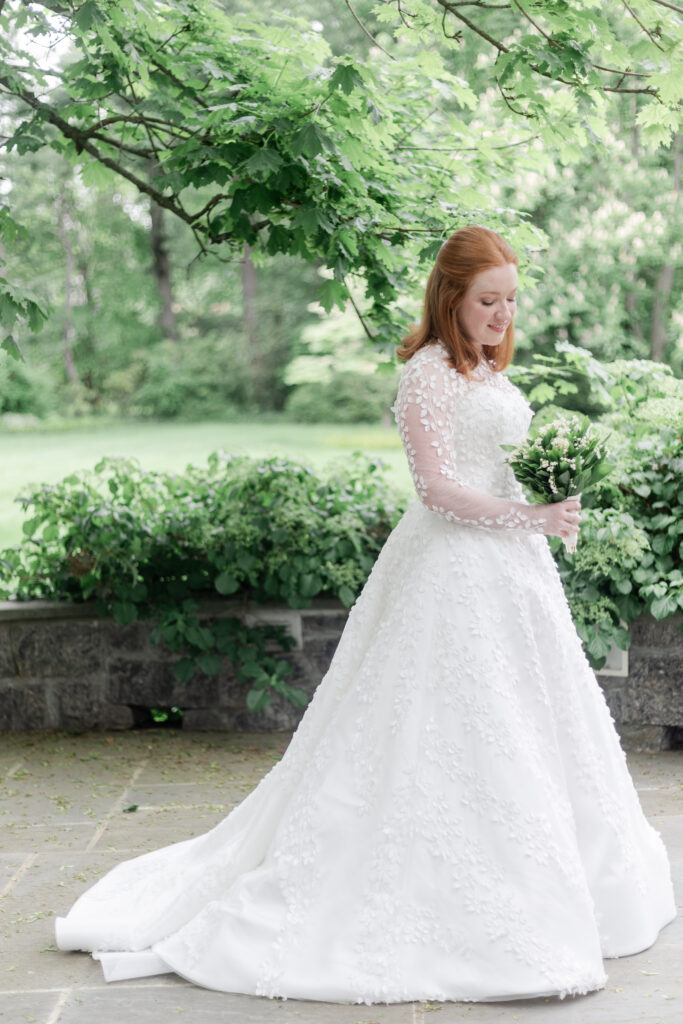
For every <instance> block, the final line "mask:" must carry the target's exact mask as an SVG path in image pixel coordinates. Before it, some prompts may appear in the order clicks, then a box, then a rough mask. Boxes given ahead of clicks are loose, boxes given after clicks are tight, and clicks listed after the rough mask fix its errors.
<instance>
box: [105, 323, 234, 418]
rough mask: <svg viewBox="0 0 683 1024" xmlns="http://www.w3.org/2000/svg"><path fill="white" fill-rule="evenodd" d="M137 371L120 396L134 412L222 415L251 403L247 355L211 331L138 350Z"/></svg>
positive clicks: (172, 415)
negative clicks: (196, 336)
mask: <svg viewBox="0 0 683 1024" xmlns="http://www.w3.org/2000/svg"><path fill="white" fill-rule="evenodd" d="M135 369H136V373H135V375H134V380H132V381H131V382H130V383H129V387H128V393H127V394H126V395H122V396H121V397H122V398H123V403H122V404H123V407H124V408H126V409H127V411H128V412H131V413H132V414H133V415H136V416H143V417H150V418H153V419H174V418H176V417H181V418H182V419H189V420H192V419H211V418H216V419H224V418H226V417H230V416H234V415H235V413H236V411H238V410H240V409H244V408H246V407H248V406H249V402H250V388H251V385H250V375H249V367H248V365H247V360H246V354H245V352H243V351H242V352H240V351H239V349H238V347H237V346H236V345H235V344H234V343H233V340H231V339H230V338H224V337H223V338H222V337H220V336H216V335H214V334H207V335H205V336H203V337H201V338H194V339H191V341H187V340H185V341H184V342H182V343H176V342H173V341H162V342H159V343H158V344H157V345H155V346H153V347H152V348H151V349H149V350H147V351H142V352H139V353H138V356H137V359H136V361H135ZM118 376H119V377H121V376H122V375H121V374H119V375H118Z"/></svg>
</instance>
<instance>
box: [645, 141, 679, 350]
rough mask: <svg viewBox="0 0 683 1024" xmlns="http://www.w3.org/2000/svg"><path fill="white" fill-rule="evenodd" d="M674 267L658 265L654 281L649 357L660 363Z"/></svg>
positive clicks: (675, 170) (676, 175) (676, 148)
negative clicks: (658, 268)
mask: <svg viewBox="0 0 683 1024" xmlns="http://www.w3.org/2000/svg"><path fill="white" fill-rule="evenodd" d="M679 143H680V136H678V135H675V136H674V140H673V155H674V168H673V177H674V190H675V191H676V192H680V191H681V148H680V145H679ZM675 270H676V268H675V267H674V265H673V264H672V263H665V264H663V266H662V267H660V270H659V273H658V274H657V280H656V281H655V289H654V295H653V298H652V323H651V327H650V359H652V360H654V361H655V362H657V363H661V362H662V360H663V359H664V347H665V345H666V327H667V319H668V312H669V305H670V301H671V292H672V289H673V285H674V274H675Z"/></svg>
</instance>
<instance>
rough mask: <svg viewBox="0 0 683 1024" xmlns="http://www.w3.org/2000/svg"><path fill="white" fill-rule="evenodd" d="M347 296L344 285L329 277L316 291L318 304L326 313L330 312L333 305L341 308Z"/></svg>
mask: <svg viewBox="0 0 683 1024" xmlns="http://www.w3.org/2000/svg"><path fill="white" fill-rule="evenodd" d="M347 297H348V291H347V289H346V288H345V286H344V285H343V284H340V283H339V282H338V281H335V280H334V279H331V278H330V279H328V280H326V281H323V283H322V285H321V288H320V291H319V292H318V298H319V300H320V305H321V306H322V307H323V309H324V310H325V312H326V313H329V312H331V310H332V308H333V306H338V307H339V308H340V309H343V308H344V306H345V304H346V299H347Z"/></svg>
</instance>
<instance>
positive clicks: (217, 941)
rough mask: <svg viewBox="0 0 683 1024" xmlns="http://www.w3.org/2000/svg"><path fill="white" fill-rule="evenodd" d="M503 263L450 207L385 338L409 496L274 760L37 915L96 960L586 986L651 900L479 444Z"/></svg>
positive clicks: (263, 990)
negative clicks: (232, 798)
mask: <svg viewBox="0 0 683 1024" xmlns="http://www.w3.org/2000/svg"><path fill="white" fill-rule="evenodd" d="M516 265H517V259H516V257H515V254H514V252H513V251H512V249H510V247H509V246H508V245H507V244H506V243H505V242H504V241H503V239H502V238H500V236H499V235H497V234H495V233H494V232H492V231H489V230H488V229H486V228H482V227H468V228H464V229H462V230H461V231H457V232H456V233H455V234H454V235H452V236H451V237H450V239H449V240H448V241H447V242H446V243H445V245H444V246H443V247H442V249H441V252H440V253H439V256H438V259H437V263H436V266H435V268H434V270H433V271H432V274H431V276H430V278H429V283H428V285H427V294H426V300H425V312H424V317H423V321H422V324H421V326H420V327H419V328H417V329H415V330H414V331H413V332H412V333H411V334H410V335H409V337H408V338H406V339H405V341H404V343H403V345H402V347H401V348H400V349H399V357H400V358H401V359H403V360H405V361H406V365H405V367H404V370H403V374H402V377H401V382H400V386H399V392H398V398H397V400H396V405H395V407H394V408H395V414H396V418H397V421H398V425H399V429H400V433H401V437H402V439H403V444H404V447H405V451H406V455H407V457H408V462H409V464H410V468H411V472H412V475H413V480H414V482H415V487H416V490H417V493H418V496H419V499H420V500H419V501H417V502H415V503H414V504H413V505H412V506H411V507H410V508H409V509H408V510H407V512H406V513H405V515H404V516H403V518H402V519H401V521H400V523H399V524H398V526H397V527H396V529H395V530H394V531H393V533H392V534H391V536H390V537H389V539H388V540H387V542H386V544H385V546H384V548H383V549H382V551H381V553H380V556H379V558H378V559H377V562H376V564H375V566H374V569H373V571H372V574H371V575H370V578H369V579H368V582H367V584H366V586H365V588H364V590H363V592H362V594H361V596H360V597H359V598H358V601H357V602H356V604H355V606H354V607H353V609H352V610H351V612H350V615H349V619H348V623H347V626H346V628H345V630H344V633H343V636H342V638H341V640H340V643H339V646H338V648H337V651H336V653H335V656H334V658H333V661H332V664H331V665H330V669H329V671H328V673H327V675H326V676H325V678H324V679H323V681H322V682H321V684H320V686H319V687H318V689H317V691H316V693H315V695H314V697H313V700H312V701H311V704H310V705H309V708H308V709H307V711H306V714H305V715H304V717H303V719H302V721H301V724H300V725H299V728H298V729H297V731H296V732H295V734H294V736H293V738H292V741H291V743H290V745H289V747H288V748H287V751H286V752H285V755H284V757H283V758H282V760H281V761H280V762H279V763H278V764H276V765H275V767H274V768H273V769H272V770H271V771H270V772H269V773H268V775H267V776H266V777H265V778H264V779H263V780H262V781H261V783H260V784H259V785H258V786H257V787H256V789H255V790H254V791H253V792H252V793H251V794H250V795H249V796H248V797H247V798H246V799H245V800H244V801H243V802H242V803H241V804H240V805H239V806H238V807H236V808H235V809H234V810H233V811H232V812H231V813H230V814H229V815H228V816H227V818H225V819H224V821H223V822H221V824H219V825H218V826H217V827H216V828H215V829H213V830H212V831H211V832H209V833H208V834H206V835H204V836H199V837H197V838H195V839H190V840H187V841H185V842H181V843H177V844H175V845H173V846H170V847H166V848H165V849H162V850H158V851H156V852H154V853H150V854H146V855H144V856H142V857H138V858H136V859H134V860H132V861H127V862H125V863H123V864H120V865H119V866H118V867H117V868H115V869H114V870H113V871H111V872H110V873H109V874H108V875H106V876H105V877H104V878H103V879H102V880H101V881H100V882H98V883H97V884H96V885H95V886H94V887H93V888H92V889H90V890H89V891H88V892H86V893H85V894H84V895H83V896H82V897H81V898H80V899H79V900H78V901H77V903H76V904H75V905H74V907H73V908H72V910H71V912H70V913H69V915H68V916H67V917H66V918H65V919H63V920H61V919H60V920H58V922H57V940H58V944H59V946H60V947H61V948H62V949H85V950H94V951H96V956H98V957H99V958H100V959H101V960H102V963H103V967H104V970H105V976H106V977H107V978H108V979H109V980H114V979H116V978H125V977H136V976H140V975H143V974H155V973H160V972H164V971H175V972H176V973H177V974H179V975H182V976H183V977H185V978H188V979H189V980H191V981H193V982H195V983H196V984H198V985H203V986H205V987H207V988H213V989H220V990H223V991H227V992H243V993H252V994H257V995H266V996H282V997H288V996H289V997H295V998H303V999H319V1000H327V1001H351V1002H367V1003H372V1002H399V1001H403V1000H468V1001H469V1000H476V1001H493V1000H503V999H517V998H523V997H535V996H551V995H558V996H560V997H564V996H566V995H568V994H578V993H585V992H589V991H591V990H594V989H599V988H602V987H603V986H604V984H605V981H606V975H605V971H604V968H603V957H617V956H625V955H628V954H631V953H635V952H638V951H639V950H642V949H646V948H647V947H648V946H650V945H651V944H652V943H653V942H654V940H655V938H656V936H657V934H658V931H659V930H660V929H661V928H662V927H663V925H665V924H666V923H667V922H668V921H670V920H671V919H672V918H673V917H674V915H675V905H674V899H673V892H672V886H671V880H670V873H669V865H668V860H667V855H666V851H665V849H664V846H663V844H662V842H661V839H660V837H659V834H658V833H657V832H656V831H655V830H654V829H653V828H652V827H651V826H650V825H649V824H648V822H647V821H646V819H645V817H644V815H643V812H642V810H641V807H640V804H639V801H638V797H637V794H636V791H635V789H634V786H633V783H632V781H631V778H630V776H629V773H628V770H627V767H626V761H625V757H624V754H623V751H622V749H621V746H620V744H619V740H618V738H617V735H616V732H615V730H614V724H613V721H612V718H611V716H610V713H609V711H608V708H607V705H606V703H605V700H604V697H603V695H602V691H601V690H600V688H599V686H598V684H597V681H596V679H595V676H594V675H593V673H592V672H591V670H590V668H589V665H588V663H587V661H586V659H585V656H584V654H583V651H582V648H581V644H580V641H579V639H578V637H577V635H576V632H575V630H574V627H573V624H572V620H571V616H570V613H569V609H568V606H567V602H566V600H565V597H564V593H563V590H562V586H561V584H560V580H559V577H558V574H557V571H556V568H555V564H554V562H553V559H552V557H551V554H550V551H549V548H548V544H547V541H546V540H545V538H544V536H543V534H550V535H553V534H554V535H560V536H566V535H567V534H568V533H570V532H573V531H575V530H576V529H577V528H578V523H579V519H580V513H579V501H578V500H577V499H575V498H574V499H569V500H567V501H564V502H560V503H558V504H555V505H534V506H529V505H527V504H526V502H525V501H524V499H523V495H522V492H521V489H520V487H519V485H518V484H517V483H516V481H515V479H514V477H513V475H512V473H511V471H510V469H509V467H508V466H507V465H506V463H505V462H504V457H503V452H502V451H501V449H500V447H499V446H500V444H505V443H513V444H514V443H518V442H520V441H521V440H522V439H523V438H524V437H525V435H526V432H527V428H528V426H529V421H530V419H531V411H530V409H529V406H528V404H527V402H526V401H525V400H524V398H523V397H522V395H521V394H520V392H519V391H517V390H516V388H515V387H514V386H513V385H512V384H511V383H510V382H509V380H508V379H507V378H506V377H504V376H503V375H502V374H501V372H500V371H501V370H502V369H503V368H504V367H505V365H506V364H507V363H508V362H509V360H510V357H511V354H512V343H513V326H512V321H513V317H514V313H515V289H516V284H517V269H516Z"/></svg>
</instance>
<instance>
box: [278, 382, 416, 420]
mask: <svg viewBox="0 0 683 1024" xmlns="http://www.w3.org/2000/svg"><path fill="white" fill-rule="evenodd" d="M396 387H397V383H396V379H395V378H393V377H386V376H384V375H381V374H379V373H377V374H361V373H335V374H333V376H332V379H331V380H330V381H328V382H325V383H322V382H320V383H318V382H316V383H306V384H299V385H297V387H295V388H294V390H293V391H292V392H291V394H290V395H289V396H288V398H287V402H286V404H285V412H286V413H287V415H288V416H290V417H291V418H292V419H294V420H296V421H297V422H300V423H377V422H378V421H379V420H381V419H382V416H383V414H384V413H385V412H386V411H387V410H388V408H389V406H390V405H391V403H392V402H393V400H394V398H395V396H396Z"/></svg>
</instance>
